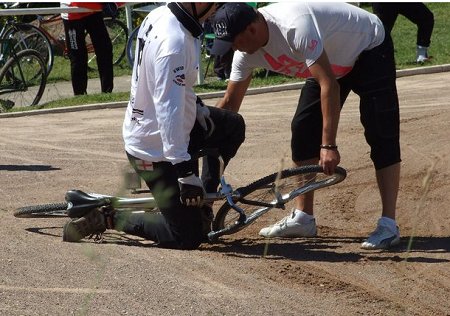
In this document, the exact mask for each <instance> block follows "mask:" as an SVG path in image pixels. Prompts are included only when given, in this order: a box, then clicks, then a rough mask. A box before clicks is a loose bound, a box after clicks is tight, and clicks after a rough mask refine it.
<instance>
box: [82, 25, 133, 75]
mask: <svg viewBox="0 0 450 316" xmlns="http://www.w3.org/2000/svg"><path fill="white" fill-rule="evenodd" d="M103 21H104V22H105V26H106V29H107V30H108V34H109V37H110V38H111V43H112V47H113V65H118V64H120V62H121V61H122V60H123V58H124V57H125V54H126V48H127V42H128V28H127V26H126V25H125V23H123V22H122V21H120V20H117V19H113V18H110V17H107V18H103ZM86 45H87V46H88V47H89V46H92V41H91V39H90V36H89V34H86ZM88 51H91V52H90V53H89V54H88V66H89V68H91V69H97V58H96V55H95V52H94V51H93V48H91V49H88ZM94 61H95V62H94Z"/></svg>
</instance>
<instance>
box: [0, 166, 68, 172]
mask: <svg viewBox="0 0 450 316" xmlns="http://www.w3.org/2000/svg"><path fill="white" fill-rule="evenodd" d="M52 170H61V168H55V167H52V166H48V165H0V171H52Z"/></svg>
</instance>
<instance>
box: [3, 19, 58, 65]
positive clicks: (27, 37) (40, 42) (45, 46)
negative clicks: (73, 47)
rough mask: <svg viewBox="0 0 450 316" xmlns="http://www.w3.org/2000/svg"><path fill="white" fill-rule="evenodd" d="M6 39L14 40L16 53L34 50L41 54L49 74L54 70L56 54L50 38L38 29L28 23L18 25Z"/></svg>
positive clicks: (10, 31) (8, 33)
mask: <svg viewBox="0 0 450 316" xmlns="http://www.w3.org/2000/svg"><path fill="white" fill-rule="evenodd" d="M5 38H13V39H14V41H15V44H14V49H15V50H16V52H19V51H22V50H25V49H34V50H36V51H38V52H39V53H40V54H41V57H42V59H43V60H44V62H45V64H46V71H47V74H49V73H50V71H51V70H52V68H53V62H54V59H55V54H54V51H53V47H52V45H51V41H50V39H49V38H48V36H47V35H46V34H45V33H44V32H42V31H41V30H40V29H39V28H38V27H36V26H34V25H32V24H28V23H17V24H15V25H14V26H13V27H12V28H11V29H9V30H8V32H7V33H6V34H5Z"/></svg>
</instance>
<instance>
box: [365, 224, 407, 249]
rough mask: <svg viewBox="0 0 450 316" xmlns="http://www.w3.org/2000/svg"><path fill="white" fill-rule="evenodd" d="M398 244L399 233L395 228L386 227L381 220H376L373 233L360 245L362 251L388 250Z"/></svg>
mask: <svg viewBox="0 0 450 316" xmlns="http://www.w3.org/2000/svg"><path fill="white" fill-rule="evenodd" d="M399 243H400V232H399V230H398V227H397V226H395V228H392V227H390V226H389V225H386V223H385V222H384V221H383V218H380V219H379V220H378V225H377V228H376V229H375V231H374V232H373V233H372V234H370V235H369V237H368V238H367V239H366V241H365V242H363V243H362V244H361V248H363V249H388V248H390V247H392V246H396V245H398V244H399Z"/></svg>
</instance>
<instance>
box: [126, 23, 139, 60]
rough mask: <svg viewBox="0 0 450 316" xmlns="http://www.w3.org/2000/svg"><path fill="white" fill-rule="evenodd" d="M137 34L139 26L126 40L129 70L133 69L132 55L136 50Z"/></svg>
mask: <svg viewBox="0 0 450 316" xmlns="http://www.w3.org/2000/svg"><path fill="white" fill-rule="evenodd" d="M138 33H139V26H138V27H136V28H135V29H134V30H133V31H132V32H131V34H130V37H129V38H128V42H127V61H128V65H130V67H131V68H133V64H134V53H135V50H136V39H137V35H138Z"/></svg>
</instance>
